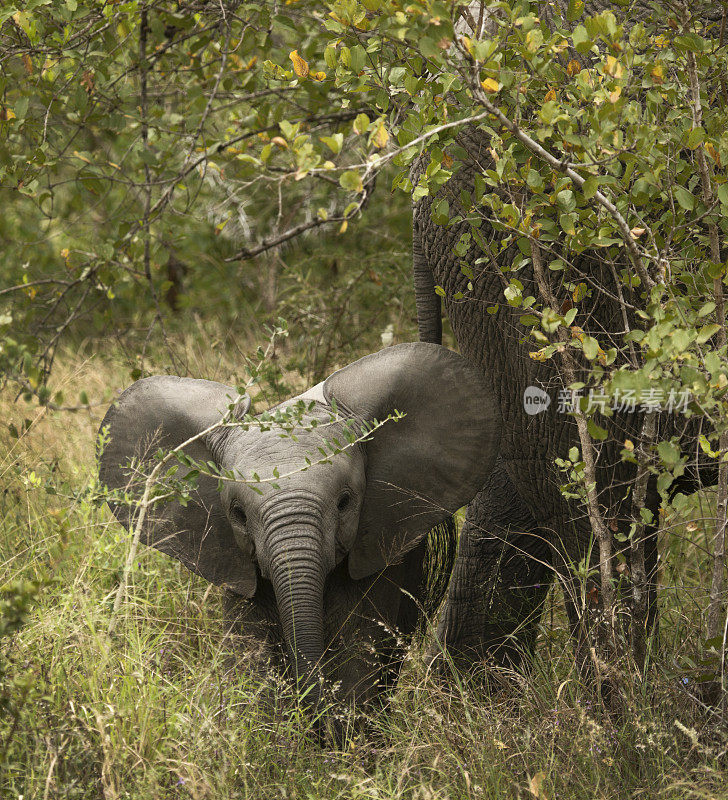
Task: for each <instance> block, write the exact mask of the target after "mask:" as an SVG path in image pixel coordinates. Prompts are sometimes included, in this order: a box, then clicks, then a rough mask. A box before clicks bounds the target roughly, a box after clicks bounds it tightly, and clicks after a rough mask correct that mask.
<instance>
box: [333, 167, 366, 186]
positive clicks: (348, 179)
mask: <svg viewBox="0 0 728 800" xmlns="http://www.w3.org/2000/svg"><path fill="white" fill-rule="evenodd" d="M339 183H340V184H341V186H342V188H344V189H348V190H349V191H350V192H363V191H364V185H363V184H362V182H361V175H359V173H358V172H357V171H356V170H353V169H349V170H347V171H346V172H344V173H343V174H342V176H341V177H340V178H339Z"/></svg>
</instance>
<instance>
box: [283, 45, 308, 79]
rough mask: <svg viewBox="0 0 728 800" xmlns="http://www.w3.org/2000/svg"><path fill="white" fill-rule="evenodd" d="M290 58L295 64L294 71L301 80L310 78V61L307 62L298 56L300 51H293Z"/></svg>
mask: <svg viewBox="0 0 728 800" xmlns="http://www.w3.org/2000/svg"><path fill="white" fill-rule="evenodd" d="M288 58H290V59H291V61H292V62H293V71H294V72H295V73H296V75H298V77H299V78H306V77H308V61H305V60H304V59H302V58H301V56H299V55H298V50H291V52H290V53H289V54H288Z"/></svg>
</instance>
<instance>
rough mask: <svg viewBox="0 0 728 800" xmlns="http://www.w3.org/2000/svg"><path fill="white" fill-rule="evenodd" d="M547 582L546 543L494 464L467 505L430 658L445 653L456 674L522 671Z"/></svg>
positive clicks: (549, 571) (498, 466) (549, 579)
mask: <svg viewBox="0 0 728 800" xmlns="http://www.w3.org/2000/svg"><path fill="white" fill-rule="evenodd" d="M552 577H553V573H552V568H551V563H550V547H549V543H548V541H547V539H546V537H545V536H544V535H543V533H542V532H541V530H540V529H539V528H538V526H537V525H536V523H535V521H534V519H533V517H532V516H531V514H530V512H529V511H528V508H527V507H526V505H525V504H524V503H523V501H522V500H521V499H520V497H519V496H518V495H517V494H516V491H515V489H514V487H513V484H512V483H511V480H510V478H509V477H508V474H507V472H506V471H505V469H504V468H503V465H502V463H501V462H498V463H497V464H496V468H495V469H494V471H493V473H492V474H491V476H490V478H489V479H488V482H487V483H486V485H485V486H484V488H483V489H482V490H481V492H480V493H479V494H478V495H477V496H476V497H475V499H474V500H473V501H472V503H471V504H470V505H469V506H468V512H467V516H466V519H465V524H464V525H463V530H462V532H461V534H460V543H459V551H458V555H457V558H456V561H455V567H454V569H453V575H452V579H451V581H450V586H449V588H448V593H447V597H446V600H445V605H444V608H443V611H442V614H441V617H440V623H439V625H438V631H437V640H436V642H435V643H434V644H433V645H431V647H430V650H429V652H430V656H431V657H436V656H437V655H438V654H439V653H440V652H441V651H442V650H446V651H447V653H448V654H449V655H450V656H451V657H452V659H453V661H454V662H455V664H456V665H457V666H458V667H459V668H461V669H467V668H468V667H469V666H471V665H472V664H474V663H479V662H489V663H495V664H497V665H501V666H509V667H516V666H518V665H520V664H521V663H522V662H523V661H524V656H528V655H530V654H531V653H532V652H533V649H534V645H535V640H536V633H537V625H538V622H539V620H540V618H541V613H542V610H543V604H544V601H545V599H546V594H547V592H548V588H549V585H550V583H551V580H552Z"/></svg>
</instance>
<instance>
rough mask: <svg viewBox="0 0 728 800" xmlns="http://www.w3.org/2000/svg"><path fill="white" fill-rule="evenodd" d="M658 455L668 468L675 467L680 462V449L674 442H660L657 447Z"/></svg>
mask: <svg viewBox="0 0 728 800" xmlns="http://www.w3.org/2000/svg"><path fill="white" fill-rule="evenodd" d="M657 454H658V455H659V456H660V458H661V459H662V460H663V461H664V462H665V464H666V465H667V466H668V467H674V466H675V465H676V464H677V463H678V461H679V460H680V449H679V448H678V447H677V445H675V444H673V443H672V442H660V443H659V444H658V445H657Z"/></svg>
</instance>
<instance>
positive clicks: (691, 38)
mask: <svg viewBox="0 0 728 800" xmlns="http://www.w3.org/2000/svg"><path fill="white" fill-rule="evenodd" d="M672 41H673V42H674V44H676V45H677V46H678V47H679V48H682V49H683V50H691V51H692V52H693V53H702V52H703V51H704V50H706V49H708V48H709V47H710V45H709V43H708V42H706V41H705V40H704V39H702V38H701V37H700V36H698V35H697V34H696V33H690V32H688V33H683V34H682V35H681V36H676V37H675V38H674V39H673V40H672Z"/></svg>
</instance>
